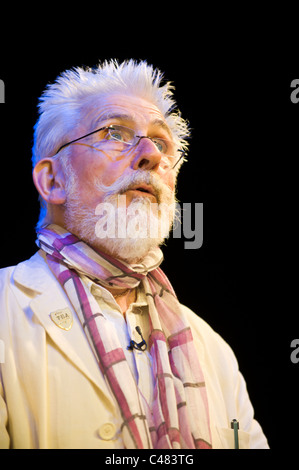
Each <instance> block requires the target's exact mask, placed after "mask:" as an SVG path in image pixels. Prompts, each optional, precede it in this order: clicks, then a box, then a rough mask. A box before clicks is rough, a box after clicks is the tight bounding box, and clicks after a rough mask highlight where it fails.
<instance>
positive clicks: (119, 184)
mask: <svg viewBox="0 0 299 470" xmlns="http://www.w3.org/2000/svg"><path fill="white" fill-rule="evenodd" d="M142 183H144V184H147V185H150V186H151V187H152V188H153V192H154V195H155V196H156V199H157V201H158V203H160V202H161V199H164V198H165V197H166V198H167V199H169V198H170V197H171V195H172V190H171V189H170V188H169V186H167V185H166V184H165V183H162V182H161V181H160V178H159V177H158V176H156V175H153V174H152V173H151V172H150V171H146V170H136V171H135V172H134V173H133V174H132V175H130V174H128V175H125V174H124V175H122V176H120V177H119V178H118V179H117V180H116V181H115V182H114V183H112V184H111V185H109V186H106V185H104V184H103V183H102V182H100V181H98V182H96V183H95V187H96V189H97V190H99V191H101V192H103V193H105V194H106V196H105V199H106V198H107V197H110V196H113V195H114V194H123V193H125V192H126V191H128V190H129V189H130V188H131V187H134V186H136V185H138V184H142Z"/></svg>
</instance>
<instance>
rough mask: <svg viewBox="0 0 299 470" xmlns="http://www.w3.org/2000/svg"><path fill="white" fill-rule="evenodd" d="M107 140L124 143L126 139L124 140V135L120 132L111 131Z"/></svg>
mask: <svg viewBox="0 0 299 470" xmlns="http://www.w3.org/2000/svg"><path fill="white" fill-rule="evenodd" d="M107 138H108V140H109V138H110V139H114V140H119V141H120V142H123V141H124V138H123V135H122V133H121V132H120V131H116V130H112V129H111V130H110V131H109V133H108V135H107Z"/></svg>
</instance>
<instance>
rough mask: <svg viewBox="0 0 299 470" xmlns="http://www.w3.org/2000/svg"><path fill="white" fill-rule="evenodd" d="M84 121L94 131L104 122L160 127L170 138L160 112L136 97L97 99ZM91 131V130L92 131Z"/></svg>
mask: <svg viewBox="0 0 299 470" xmlns="http://www.w3.org/2000/svg"><path fill="white" fill-rule="evenodd" d="M84 119H85V122H86V125H87V126H88V128H93V129H95V128H96V127H98V126H99V125H101V124H102V123H104V122H105V121H109V120H113V119H115V120H120V121H121V120H122V121H124V122H125V121H126V122H128V123H129V122H132V123H134V124H137V125H141V126H142V125H152V126H156V127H161V128H163V129H164V130H165V131H167V132H168V134H169V136H172V133H171V130H170V128H169V126H168V125H167V123H166V121H165V119H164V117H163V115H162V113H161V111H160V110H159V109H158V108H157V107H156V106H155V105H154V104H153V103H151V102H149V101H147V100H144V99H139V98H137V97H133V98H131V97H122V96H120V97H119V98H118V99H117V97H116V96H114V97H108V98H106V99H99V100H98V102H97V103H96V104H93V105H92V106H91V107H89V108H88V109H87V111H86V112H85V115H84ZM93 129H91V130H93Z"/></svg>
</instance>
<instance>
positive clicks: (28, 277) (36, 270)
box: [14, 252, 115, 411]
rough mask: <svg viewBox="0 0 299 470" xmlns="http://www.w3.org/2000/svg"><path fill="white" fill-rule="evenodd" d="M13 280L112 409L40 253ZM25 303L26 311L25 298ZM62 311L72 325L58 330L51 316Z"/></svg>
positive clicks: (94, 362) (95, 366) (92, 359)
mask: <svg viewBox="0 0 299 470" xmlns="http://www.w3.org/2000/svg"><path fill="white" fill-rule="evenodd" d="M14 280H15V282H16V283H17V284H19V285H21V286H23V287H25V288H26V289H30V291H31V297H32V299H31V300H30V308H31V310H32V313H33V315H34V316H35V317H36V318H37V319H38V321H39V322H40V324H41V325H42V326H43V327H44V329H45V330H46V332H47V333H48V335H49V336H50V337H51V339H52V340H53V341H54V343H55V344H56V345H57V346H58V347H59V349H60V350H61V351H62V352H63V353H64V354H65V355H66V356H67V357H68V358H69V360H71V361H72V362H73V363H74V365H75V366H76V367H77V368H78V369H80V370H81V372H82V373H83V374H84V375H85V376H86V377H88V379H89V380H91V381H92V382H93V383H94V384H95V385H96V386H97V387H98V388H99V389H100V390H101V392H102V393H103V394H104V395H105V396H106V399H107V400H108V402H109V403H110V406H111V407H112V408H113V409H114V408H115V404H114V401H113V398H112V397H111V393H110V392H109V389H108V386H107V384H106V381H105V379H104V377H103V376H102V373H101V372H100V369H99V366H98V364H97V360H96V358H95V356H94V354H93V352H92V350H91V347H90V345H89V343H88V339H87V337H86V335H85V333H84V331H83V329H82V326H81V323H80V320H79V318H78V317H77V315H76V313H75V311H74V309H73V307H72V305H71V303H70V302H69V300H68V298H67V296H66V294H65V292H64V291H63V289H62V288H61V286H60V285H59V283H58V282H57V280H56V279H55V277H54V276H53V274H52V272H51V271H50V269H49V268H48V265H47V264H46V263H45V261H44V260H43V257H42V255H41V253H40V252H38V253H36V254H35V255H34V256H33V257H32V258H31V259H30V260H28V261H25V262H24V263H21V264H19V265H18V266H17V267H16V269H15V272H14ZM27 292H28V291H27ZM19 297H22V295H21V294H20V295H19ZM23 297H24V296H23ZM20 303H21V302H20ZM23 303H24V300H23ZM26 303H27V308H28V297H27V296H26ZM24 307H25V305H24ZM64 309H67V312H69V314H71V315H72V317H73V324H72V327H71V328H70V329H69V330H65V329H62V328H60V327H59V326H58V325H57V324H56V323H55V322H54V321H53V319H52V318H51V314H54V313H55V312H58V313H59V311H60V310H64ZM111 411H112V410H111Z"/></svg>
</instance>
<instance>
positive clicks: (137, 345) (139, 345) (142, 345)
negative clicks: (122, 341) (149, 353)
mask: <svg viewBox="0 0 299 470" xmlns="http://www.w3.org/2000/svg"><path fill="white" fill-rule="evenodd" d="M135 330H136V331H137V333H138V334H139V335H140V336H141V338H142V341H141V342H140V343H136V341H133V340H132V339H131V341H130V345H129V346H128V349H130V350H131V351H133V349H138V350H139V351H145V350H146V349H147V343H146V341H145V339H144V338H143V336H142V333H141V328H140V326H136V328H135Z"/></svg>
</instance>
